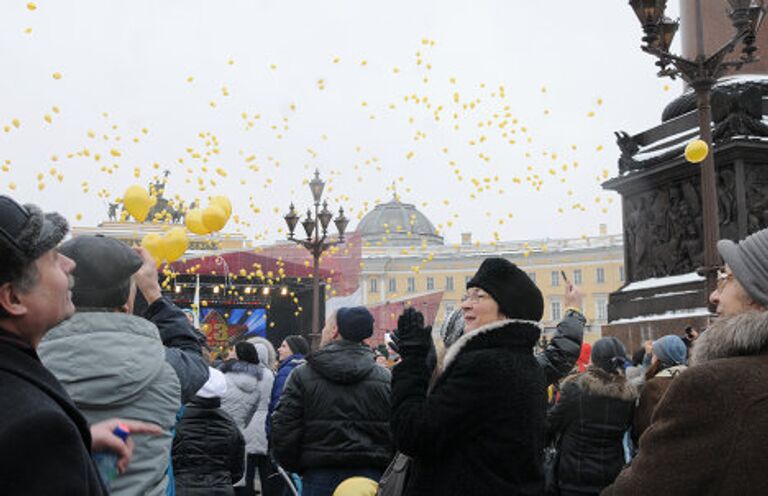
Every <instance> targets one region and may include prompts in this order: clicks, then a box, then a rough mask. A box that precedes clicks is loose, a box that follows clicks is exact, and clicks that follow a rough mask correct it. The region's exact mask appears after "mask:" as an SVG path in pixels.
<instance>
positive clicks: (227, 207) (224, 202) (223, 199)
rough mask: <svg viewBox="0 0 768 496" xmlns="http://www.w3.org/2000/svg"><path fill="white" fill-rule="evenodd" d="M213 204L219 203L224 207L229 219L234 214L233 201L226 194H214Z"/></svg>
mask: <svg viewBox="0 0 768 496" xmlns="http://www.w3.org/2000/svg"><path fill="white" fill-rule="evenodd" d="M210 204H211V205H218V206H220V207H221V208H223V209H224V213H226V214H227V219H229V217H230V216H231V215H232V202H230V201H229V198H227V197H226V196H214V197H213V198H211V203H210Z"/></svg>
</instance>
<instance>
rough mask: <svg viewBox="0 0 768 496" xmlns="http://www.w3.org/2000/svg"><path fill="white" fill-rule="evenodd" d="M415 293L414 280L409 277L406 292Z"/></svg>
mask: <svg viewBox="0 0 768 496" xmlns="http://www.w3.org/2000/svg"><path fill="white" fill-rule="evenodd" d="M415 291H416V278H415V277H409V278H408V292H409V293H413V292H415Z"/></svg>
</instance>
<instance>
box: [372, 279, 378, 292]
mask: <svg viewBox="0 0 768 496" xmlns="http://www.w3.org/2000/svg"><path fill="white" fill-rule="evenodd" d="M378 292H379V280H378V279H376V278H375V277H374V278H372V279H371V293H378Z"/></svg>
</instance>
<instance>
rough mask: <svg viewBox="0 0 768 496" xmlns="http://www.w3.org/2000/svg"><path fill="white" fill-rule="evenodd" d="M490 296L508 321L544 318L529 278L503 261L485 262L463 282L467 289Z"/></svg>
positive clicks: (501, 259) (488, 260)
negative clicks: (477, 289)
mask: <svg viewBox="0 0 768 496" xmlns="http://www.w3.org/2000/svg"><path fill="white" fill-rule="evenodd" d="M469 288H480V289H482V290H484V291H485V292H487V293H488V294H490V295H491V296H492V297H493V299H494V300H495V301H496V304H498V305H499V311H500V312H501V313H503V314H504V316H505V317H507V318H509V319H521V320H533V321H536V322H538V321H539V320H541V317H542V315H544V299H543V298H542V297H541V291H539V288H537V287H536V284H534V282H533V281H531V278H530V277H528V275H527V274H526V273H525V272H523V271H522V270H520V268H519V267H518V266H517V265H515V264H513V263H512V262H510V261H509V260H507V259H505V258H486V259H485V260H483V263H482V264H481V265H480V268H479V269H477V273H475V275H474V276H472V279H470V280H469V282H467V289H469Z"/></svg>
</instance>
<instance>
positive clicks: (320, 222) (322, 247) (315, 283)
mask: <svg viewBox="0 0 768 496" xmlns="http://www.w3.org/2000/svg"><path fill="white" fill-rule="evenodd" d="M309 189H310V191H311V192H312V200H313V202H314V206H315V214H314V216H313V215H312V209H311V208H308V209H307V215H306V217H305V218H304V220H302V221H301V225H302V227H304V232H305V233H306V235H307V237H306V239H296V238H295V233H296V225H297V224H298V223H299V215H298V214H297V213H296V208H295V207H294V206H293V203H291V206H290V208H289V209H288V213H287V214H286V215H285V216H284V217H283V218H284V219H285V224H286V225H287V226H288V239H289V240H290V241H293V242H294V243H296V244H298V245H301V246H303V247H304V248H306V249H307V250H309V252H310V253H311V254H312V259H313V260H314V265H313V269H312V272H313V277H312V334H310V340H311V343H312V348H313V349H315V348H317V346H318V344H319V340H320V257H321V256H322V255H323V252H325V251H326V250H327V249H328V248H330V247H331V246H334V245H337V244H340V243H343V242H344V231H345V230H346V229H347V224H349V219H347V218H346V217H345V216H344V209H343V208H341V207H340V208H339V215H338V217H336V218H335V219H333V213H331V211H330V210H328V202H327V201H323V202H322V206H323V208H322V210H321V209H320V202H321V200H322V197H323V190H324V189H325V181H323V180H322V179H320V171H317V170H316V171H315V177H314V178H313V179H312V180H311V181H310V182H309ZM332 219H333V223H334V224H335V225H336V229H337V231H338V232H339V237H338V238H337V239H335V240H331V239H329V238H328V226H329V225H330V224H331V220H332Z"/></svg>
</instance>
